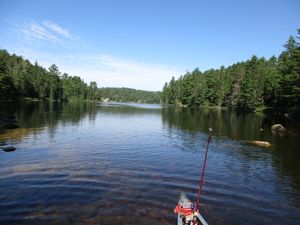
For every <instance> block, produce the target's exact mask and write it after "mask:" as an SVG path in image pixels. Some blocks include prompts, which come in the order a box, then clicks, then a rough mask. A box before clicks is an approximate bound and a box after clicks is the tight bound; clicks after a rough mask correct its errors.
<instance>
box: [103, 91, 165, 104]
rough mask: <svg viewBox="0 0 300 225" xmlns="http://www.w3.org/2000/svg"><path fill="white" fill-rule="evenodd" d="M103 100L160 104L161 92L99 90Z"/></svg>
mask: <svg viewBox="0 0 300 225" xmlns="http://www.w3.org/2000/svg"><path fill="white" fill-rule="evenodd" d="M99 92H100V95H101V96H102V100H105V98H108V99H109V100H110V101H116V102H143V103H160V98H161V92H160V91H156V92H155V91H144V90H136V89H131V88H108V87H106V88H99Z"/></svg>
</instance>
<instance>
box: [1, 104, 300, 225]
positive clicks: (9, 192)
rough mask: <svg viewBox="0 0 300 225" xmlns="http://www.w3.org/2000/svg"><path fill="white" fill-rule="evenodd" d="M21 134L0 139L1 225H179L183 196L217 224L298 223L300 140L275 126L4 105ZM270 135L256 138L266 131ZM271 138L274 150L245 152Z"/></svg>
mask: <svg viewBox="0 0 300 225" xmlns="http://www.w3.org/2000/svg"><path fill="white" fill-rule="evenodd" d="M1 111H6V112H8V113H10V114H14V115H15V116H16V117H17V120H18V121H19V124H20V126H21V128H19V129H16V130H11V131H7V132H4V131H1V132H0V145H1V146H4V145H14V146H16V147H17V150H16V151H14V152H10V153H6V152H4V151H0V224H101V225H110V224H124V225H125V224H139V225H141V224H146V225H147V224H149V225H154V224H176V215H175V214H174V213H173V208H174V207H175V205H176V203H177V198H178V194H179V192H180V191H184V192H185V193H186V194H187V196H188V197H189V198H191V199H193V200H195V199H196V195H197V187H198V182H199V175H200V169H201V166H202V162H203V156H204V147H205V143H206V141H207V130H208V128H209V127H212V128H214V135H213V141H212V143H211V145H210V148H209V155H208V162H207V169H206V174H205V181H204V191H203V193H202V197H201V205H200V210H201V211H202V214H203V215H204V217H205V218H206V220H207V222H208V223H209V224H211V225H226V224H228V225H229V224H230V225H235V224H249V225H250V224H251V225H255V224H261V225H262V224H273V225H274V224H275V225H276V224H278V225H279V224H281V225H282V224H291V225H292V224H295V225H296V224H297V225H299V224H300V148H299V146H300V136H299V134H297V132H296V131H295V129H294V128H293V126H292V124H289V123H288V122H287V121H283V123H284V124H285V125H286V126H288V127H289V129H290V130H291V134H290V135H288V136H286V137H276V136H274V135H272V134H271V132H270V131H269V129H268V126H269V124H272V123H274V122H277V121H276V120H277V119H276V118H275V119H274V118H263V117H262V116H258V115H244V114H236V113H232V112H228V111H212V110H196V109H175V108H160V107H159V106H157V105H150V106H149V105H131V106H126V105H112V106H107V105H102V106H96V105H94V104H74V103H73V104H58V105H55V104H49V103H47V104H45V103H44V104H43V103H27V104H20V105H19V106H17V107H9V106H8V105H6V106H3V105H2V106H1ZM262 123H263V126H264V127H265V129H264V131H263V132H260V131H259V128H260V126H261V124H262ZM248 140H265V141H269V142H271V143H272V147H271V148H263V147H257V146H253V145H249V144H247V142H246V141H248Z"/></svg>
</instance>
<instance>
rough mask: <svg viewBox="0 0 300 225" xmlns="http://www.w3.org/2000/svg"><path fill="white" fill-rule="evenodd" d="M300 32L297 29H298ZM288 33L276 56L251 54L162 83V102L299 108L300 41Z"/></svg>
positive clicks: (247, 108)
mask: <svg viewBox="0 0 300 225" xmlns="http://www.w3.org/2000/svg"><path fill="white" fill-rule="evenodd" d="M298 34H299V35H300V30H298ZM299 38H300V37H297V39H298V41H297V40H296V39H295V38H294V37H293V36H291V37H290V38H289V40H288V42H287V43H286V44H285V45H284V47H285V51H283V52H282V54H281V55H280V56H279V58H278V59H277V58H276V57H275V56H272V57H271V58H270V59H268V60H266V59H265V58H258V57H256V56H252V57H251V59H250V60H248V61H246V62H240V63H236V64H233V65H231V66H229V67H227V68H225V67H224V66H222V67H221V68H220V69H210V70H207V71H204V72H202V73H201V72H200V71H199V69H198V68H196V69H195V70H194V71H193V72H192V73H190V72H187V73H186V74H184V75H183V76H180V78H178V79H177V80H175V78H174V77H173V78H172V79H171V81H170V82H169V83H166V84H165V85H164V88H163V91H162V102H163V103H165V104H176V105H186V106H226V107H230V108H235V109H241V110H249V111H254V110H256V109H257V108H261V107H265V106H267V107H273V108H276V109H278V110H280V111H285V112H287V111H300V109H299V107H300V43H299Z"/></svg>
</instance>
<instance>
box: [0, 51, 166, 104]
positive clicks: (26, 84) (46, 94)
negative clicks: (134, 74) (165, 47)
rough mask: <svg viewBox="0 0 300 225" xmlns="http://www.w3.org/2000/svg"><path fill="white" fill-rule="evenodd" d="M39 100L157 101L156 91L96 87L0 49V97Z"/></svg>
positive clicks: (53, 68)
mask: <svg viewBox="0 0 300 225" xmlns="http://www.w3.org/2000/svg"><path fill="white" fill-rule="evenodd" d="M24 97H27V98H33V99H39V100H44V99H48V100H53V101H69V100H90V101H95V100H103V99H106V100H108V99H109V100H110V101H125V102H145V103H159V102H160V92H151V91H142V90H135V89H129V88H98V87H97V83H96V82H90V84H89V85H87V84H86V83H85V82H84V81H83V80H82V79H81V78H80V77H78V76H70V75H68V74H67V73H61V72H60V71H59V69H58V67H57V66H56V65H54V64H53V65H51V66H50V67H49V69H48V70H47V69H45V68H43V67H42V66H40V65H38V63H37V62H36V63H34V64H32V63H31V62H30V61H28V60H25V59H23V58H22V57H20V56H17V55H15V54H12V55H10V54H9V53H8V52H7V51H6V50H4V49H0V100H2V101H3V100H4V101H6V100H17V99H20V98H24Z"/></svg>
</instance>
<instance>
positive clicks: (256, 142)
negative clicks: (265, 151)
mask: <svg viewBox="0 0 300 225" xmlns="http://www.w3.org/2000/svg"><path fill="white" fill-rule="evenodd" d="M247 142H248V143H249V144H254V145H258V146H261V147H271V144H270V142H268V141H247Z"/></svg>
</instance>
